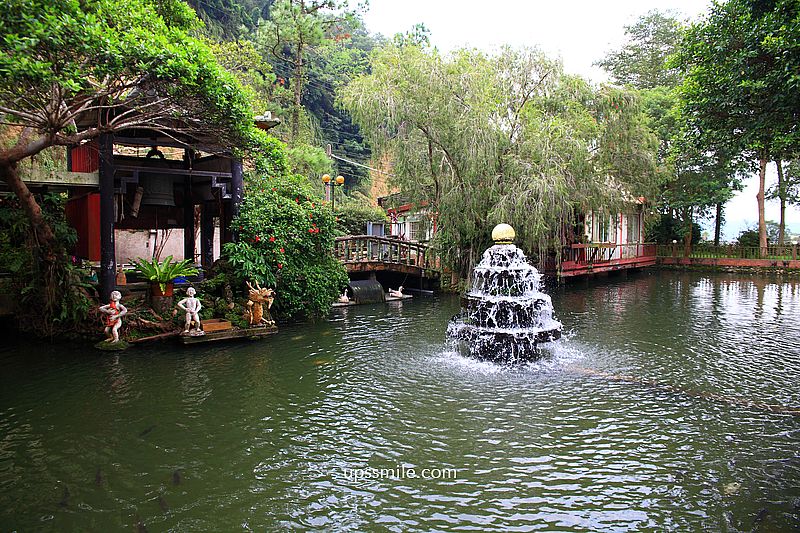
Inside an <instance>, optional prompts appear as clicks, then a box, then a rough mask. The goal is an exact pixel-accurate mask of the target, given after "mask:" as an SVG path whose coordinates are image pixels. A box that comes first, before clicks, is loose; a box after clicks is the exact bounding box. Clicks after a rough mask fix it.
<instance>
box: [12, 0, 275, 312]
mask: <svg viewBox="0 0 800 533" xmlns="http://www.w3.org/2000/svg"><path fill="white" fill-rule="evenodd" d="M199 27H200V23H199V21H198V20H197V17H196V16H195V14H194V12H193V11H192V10H191V9H190V8H189V7H188V6H187V5H186V4H184V3H183V2H181V1H179V0H125V1H124V2H123V1H121V0H83V1H81V2H75V1H71V0H9V1H8V2H6V5H5V6H4V9H3V10H2V13H0V120H1V121H2V123H3V124H5V125H7V126H10V127H12V128H14V130H13V131H14V132H17V135H16V137H15V139H14V142H13V143H12V144H10V145H9V146H5V147H2V148H0V177H2V179H3V180H4V181H5V182H6V183H7V184H8V186H9V187H10V188H11V190H12V191H14V193H15V194H16V196H17V197H18V198H19V200H20V203H21V206H22V208H23V209H24V211H25V213H26V215H27V217H28V219H29V222H30V226H29V227H30V231H31V235H32V242H34V243H36V247H35V249H36V250H37V254H38V261H37V264H38V265H39V266H40V267H41V268H42V273H43V277H44V281H43V283H44V285H45V288H46V297H45V298H43V301H44V302H45V309H44V315H45V320H46V319H47V318H46V317H47V315H48V314H56V313H57V312H58V309H57V307H58V305H59V304H58V298H59V294H58V291H57V290H56V286H57V284H58V282H57V279H55V278H56V277H57V275H58V271H59V266H58V265H59V258H63V248H62V246H61V244H60V243H59V241H58V240H57V239H56V236H55V234H54V232H53V230H52V228H51V226H50V225H49V224H48V222H47V220H46V219H45V218H44V216H43V214H42V210H41V207H40V206H39V204H38V203H37V201H36V199H35V198H34V196H33V194H31V192H30V190H29V189H28V188H27V186H26V185H25V183H24V182H23V181H22V179H21V177H20V175H19V172H18V165H19V163H20V162H21V161H23V160H25V159H26V158H30V157H33V156H35V155H36V154H38V153H40V152H42V151H43V150H45V149H47V148H48V147H53V146H69V145H73V144H78V143H80V142H82V141H85V140H87V139H92V138H96V137H98V136H100V135H101V134H104V133H112V132H115V131H119V130H124V129H128V128H150V129H155V130H163V129H166V128H168V129H171V130H176V129H177V130H178V131H183V132H186V133H190V134H195V135H197V134H213V135H216V136H217V137H219V138H221V139H223V140H224V141H226V142H229V143H230V144H231V145H234V146H246V145H248V144H249V143H253V142H256V141H258V140H259V139H262V138H263V136H262V135H261V132H257V131H255V128H254V126H253V122H252V112H251V110H250V106H249V103H248V97H247V94H246V93H245V92H244V91H243V90H242V89H241V86H240V85H239V84H238V82H237V81H236V80H235V79H234V78H233V77H232V76H231V75H230V74H229V73H227V72H226V71H225V70H224V69H222V68H221V67H220V66H219V65H218V64H217V62H216V61H215V59H214V55H213V54H212V51H211V50H210V48H209V47H208V46H207V45H206V44H205V42H203V41H202V40H200V39H197V38H195V37H192V34H193V33H194V32H196V31H197V29H198V28H199ZM87 116H92V117H93V120H92V122H90V123H88V124H87V125H86V127H84V128H83V129H80V130H78V129H77V126H76V123H77V122H78V121H80V120H81V118H85V117H87Z"/></svg>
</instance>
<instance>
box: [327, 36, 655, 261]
mask: <svg viewBox="0 0 800 533" xmlns="http://www.w3.org/2000/svg"><path fill="white" fill-rule="evenodd" d="M341 97H342V101H343V103H344V105H345V106H346V107H347V109H348V110H350V112H351V114H352V115H353V117H354V119H355V120H356V122H357V123H358V124H359V126H360V127H361V128H362V130H363V131H364V132H365V133H366V134H367V138H368V140H369V141H370V144H371V146H372V147H373V150H375V153H376V154H377V155H378V156H380V155H383V154H388V155H389V156H390V157H391V159H392V161H393V170H392V172H393V174H394V175H395V176H396V178H395V179H396V185H399V186H400V188H401V190H402V191H403V193H404V194H405V195H407V196H409V197H410V199H411V200H412V201H414V202H416V203H418V204H420V203H422V202H427V203H428V209H429V210H430V211H432V212H433V213H435V216H436V217H437V227H438V228H439V229H438V231H437V234H436V242H437V245H438V246H439V247H440V250H441V252H442V254H443V256H444V258H445V260H446V261H447V262H448V263H449V264H450V265H451V266H452V267H454V269H455V270H457V271H459V272H461V273H463V274H466V273H468V272H470V271H471V267H472V265H473V264H474V263H475V262H476V260H477V259H478V256H479V254H480V253H482V251H483V250H484V249H485V248H486V247H487V245H488V244H489V230H490V228H491V227H492V225H494V224H496V223H499V222H507V223H511V224H512V225H514V226H515V228H516V229H517V236H518V242H519V243H520V244H521V246H523V247H524V248H526V249H528V250H531V249H534V250H537V251H539V252H540V258H542V259H544V257H545V256H546V250H547V249H549V248H551V247H554V248H556V249H557V250H559V251H560V249H561V244H562V243H563V240H562V239H563V237H564V235H563V234H564V232H565V231H566V228H569V227H571V219H572V218H573V216H574V213H575V211H578V210H586V209H591V208H592V207H599V206H601V205H605V206H606V207H608V208H613V207H614V206H615V205H616V204H615V202H616V203H619V202H620V201H621V200H622V199H623V198H624V197H625V193H624V192H623V191H621V190H620V189H627V190H628V192H629V193H633V194H637V195H642V194H643V193H644V192H645V190H647V189H648V186H649V185H650V184H649V183H648V180H649V179H650V178H652V177H653V176H654V172H653V168H654V159H655V154H654V152H655V139H654V138H653V136H652V134H651V133H650V132H649V130H648V129H647V128H646V127H645V126H644V119H643V116H642V115H641V107H640V102H639V100H638V98H637V97H636V95H634V94H631V93H629V92H628V91H625V90H621V89H614V88H608V87H604V88H601V89H599V90H596V91H595V90H593V89H592V88H591V86H589V84H588V83H586V82H585V81H584V80H582V79H580V78H577V77H572V76H567V75H564V74H563V72H562V69H561V65H560V64H559V63H557V62H554V61H551V60H549V59H547V58H546V57H544V56H543V55H542V54H541V53H539V52H537V51H535V50H521V51H516V50H512V49H504V50H503V51H502V52H500V53H499V54H497V55H493V56H489V55H486V54H483V53H481V52H478V51H474V50H459V51H456V52H454V53H453V54H452V56H451V57H447V58H445V57H442V56H441V55H440V54H439V53H438V52H437V51H436V50H431V49H427V48H420V47H417V46H410V45H407V46H397V45H388V46H386V47H384V48H382V49H380V50H377V51H376V52H375V53H374V54H373V56H372V61H371V72H370V74H369V75H365V76H362V77H360V78H358V79H356V80H354V81H353V82H352V83H351V84H350V85H349V86H347V87H346V88H344V89H343V91H342V96H341ZM609 176H613V179H611V178H609Z"/></svg>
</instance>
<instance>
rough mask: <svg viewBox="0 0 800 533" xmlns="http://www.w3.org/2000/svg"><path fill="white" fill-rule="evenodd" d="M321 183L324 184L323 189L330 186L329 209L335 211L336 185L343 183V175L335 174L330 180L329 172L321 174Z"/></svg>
mask: <svg viewBox="0 0 800 533" xmlns="http://www.w3.org/2000/svg"><path fill="white" fill-rule="evenodd" d="M322 183H324V184H325V190H326V191H327V190H328V188H329V187H330V191H331V210H332V211H334V212H335V211H336V186H342V185H344V176H336V178H335V179H333V180H331V177H330V175H329V174H323V175H322Z"/></svg>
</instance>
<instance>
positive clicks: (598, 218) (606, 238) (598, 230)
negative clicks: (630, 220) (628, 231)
mask: <svg viewBox="0 0 800 533" xmlns="http://www.w3.org/2000/svg"><path fill="white" fill-rule="evenodd" d="M616 241H617V220H616V217H613V216H608V215H603V214H602V213H592V242H616Z"/></svg>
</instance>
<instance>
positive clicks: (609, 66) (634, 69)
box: [597, 10, 683, 89]
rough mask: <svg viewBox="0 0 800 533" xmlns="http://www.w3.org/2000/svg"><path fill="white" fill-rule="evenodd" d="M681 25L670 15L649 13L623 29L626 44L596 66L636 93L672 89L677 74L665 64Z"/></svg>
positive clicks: (677, 79) (678, 76) (678, 80)
mask: <svg viewBox="0 0 800 533" xmlns="http://www.w3.org/2000/svg"><path fill="white" fill-rule="evenodd" d="M682 33H683V23H681V21H679V20H678V19H677V18H675V17H674V16H672V15H671V14H669V13H661V12H659V11H657V10H654V11H650V12H648V13H647V14H645V15H643V16H642V17H640V18H639V20H637V21H636V22H635V23H634V24H632V25H630V26H625V36H626V37H627V42H626V43H625V44H624V45H623V46H622V48H620V49H619V50H616V51H613V52H610V53H609V54H607V55H606V57H605V58H604V59H603V60H602V61H599V62H598V63H597V64H598V65H599V66H600V67H602V68H604V69H605V70H606V71H607V72H608V73H609V74H610V75H611V79H612V80H614V81H615V82H616V83H619V84H620V85H630V86H632V87H636V88H637V89H653V88H656V87H674V86H675V85H676V84H677V83H678V82H680V72H679V71H678V70H677V69H676V68H674V67H671V66H668V65H667V64H666V62H667V58H668V57H669V55H670V54H672V52H673V51H674V50H675V48H676V47H677V45H678V44H679V43H680V40H681V36H682Z"/></svg>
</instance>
